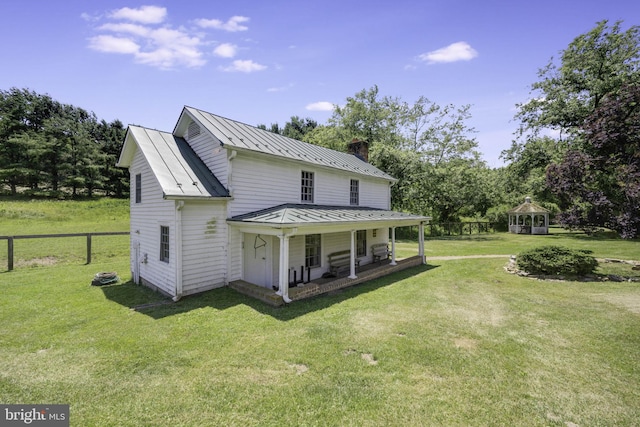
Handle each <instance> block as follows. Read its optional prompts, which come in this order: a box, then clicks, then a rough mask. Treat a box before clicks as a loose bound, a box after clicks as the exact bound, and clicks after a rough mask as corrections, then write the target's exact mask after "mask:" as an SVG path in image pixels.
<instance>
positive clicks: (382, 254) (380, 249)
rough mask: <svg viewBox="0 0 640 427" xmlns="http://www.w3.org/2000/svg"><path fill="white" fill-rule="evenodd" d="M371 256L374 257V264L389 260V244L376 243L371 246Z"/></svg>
mask: <svg viewBox="0 0 640 427" xmlns="http://www.w3.org/2000/svg"><path fill="white" fill-rule="evenodd" d="M371 254H372V255H373V262H378V261H381V260H383V259H388V258H389V255H391V252H389V244H388V243H376V244H375V245H371Z"/></svg>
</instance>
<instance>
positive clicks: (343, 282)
mask: <svg viewBox="0 0 640 427" xmlns="http://www.w3.org/2000/svg"><path fill="white" fill-rule="evenodd" d="M422 264H424V257H421V256H419V255H418V256H413V257H410V258H405V259H401V260H397V261H396V263H395V264H394V265H392V264H391V260H384V261H380V263H372V264H367V265H365V266H363V267H362V268H361V269H360V270H359V271H358V276H357V277H355V278H353V279H352V278H350V277H349V276H342V277H334V278H319V279H315V280H312V281H310V282H308V283H301V284H298V285H296V286H295V287H291V288H289V299H290V300H291V301H297V300H301V299H305V298H311V297H314V296H317V295H322V294H326V293H329V292H332V291H336V290H339V289H344V288H348V287H350V286H354V285H357V284H360V283H364V282H368V281H369V280H373V279H377V278H379V277H384V276H387V275H389V274H392V273H395V272H397V271H402V270H406V269H408V268H411V267H415V266H418V265H422ZM229 287H230V288H231V289H234V290H236V291H237V292H240V293H241V294H244V295H248V296H250V297H252V298H256V299H258V300H260V301H263V302H265V303H267V304H269V305H272V306H275V307H278V306H281V305H284V303H285V302H284V300H283V298H282V295H280V293H278V292H277V291H275V290H272V289H268V288H265V287H262V286H258V285H255V284H253V283H249V282H246V281H244V280H235V281H233V282H230V283H229Z"/></svg>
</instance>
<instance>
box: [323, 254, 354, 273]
mask: <svg viewBox="0 0 640 427" xmlns="http://www.w3.org/2000/svg"><path fill="white" fill-rule="evenodd" d="M328 258H329V273H331V274H334V275H336V276H337V275H338V273H339V272H340V271H341V270H344V269H345V268H346V269H351V251H350V250H346V251H339V252H334V253H331V254H329V255H328ZM358 267H360V260H359V259H358V258H356V269H357V268H358Z"/></svg>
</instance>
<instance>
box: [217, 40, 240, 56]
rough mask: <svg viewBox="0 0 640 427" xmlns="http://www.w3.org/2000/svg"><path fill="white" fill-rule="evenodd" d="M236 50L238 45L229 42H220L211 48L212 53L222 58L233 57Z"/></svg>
mask: <svg viewBox="0 0 640 427" xmlns="http://www.w3.org/2000/svg"><path fill="white" fill-rule="evenodd" d="M237 51H238V46H236V45H234V44H231V43H222V44H221V45H219V46H216V48H215V49H213V53H214V54H215V55H217V56H220V57H222V58H233V57H234V56H236V52H237Z"/></svg>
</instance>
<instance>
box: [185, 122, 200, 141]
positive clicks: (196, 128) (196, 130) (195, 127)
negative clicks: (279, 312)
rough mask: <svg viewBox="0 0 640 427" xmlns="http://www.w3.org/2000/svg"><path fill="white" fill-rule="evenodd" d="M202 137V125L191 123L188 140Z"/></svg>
mask: <svg viewBox="0 0 640 427" xmlns="http://www.w3.org/2000/svg"><path fill="white" fill-rule="evenodd" d="M198 135H200V125H199V124H198V123H196V122H191V123H189V128H188V129H187V139H191V138H195V137H196V136H198Z"/></svg>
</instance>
